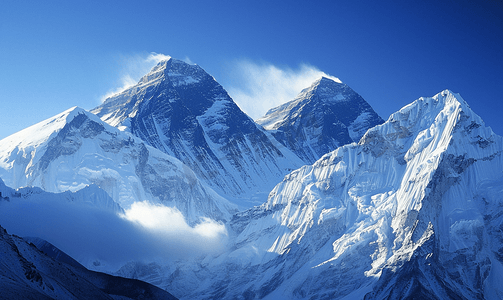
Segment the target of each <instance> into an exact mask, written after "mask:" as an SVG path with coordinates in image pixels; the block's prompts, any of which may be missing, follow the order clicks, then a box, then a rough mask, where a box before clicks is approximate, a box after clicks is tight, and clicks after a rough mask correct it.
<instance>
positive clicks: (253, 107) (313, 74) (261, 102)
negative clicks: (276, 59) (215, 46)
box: [226, 60, 340, 119]
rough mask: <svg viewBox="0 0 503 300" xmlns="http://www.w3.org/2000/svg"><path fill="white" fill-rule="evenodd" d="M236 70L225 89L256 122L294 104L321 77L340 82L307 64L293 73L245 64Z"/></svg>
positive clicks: (270, 67)
mask: <svg viewBox="0 0 503 300" xmlns="http://www.w3.org/2000/svg"><path fill="white" fill-rule="evenodd" d="M235 66H236V67H235V70H234V71H233V79H234V82H233V83H232V85H231V86H229V87H226V88H227V90H228V91H229V94H230V95H231V97H232V98H233V99H234V101H236V103H237V104H238V106H239V107H240V108H241V109H242V110H243V111H244V112H246V113H247V114H248V115H249V116H250V117H252V118H253V119H257V118H259V117H261V116H263V115H264V114H265V113H266V112H267V110H268V109H270V108H271V107H275V106H278V105H280V104H283V103H285V102H287V101H290V100H292V99H293V98H295V96H296V95H297V94H298V93H299V92H300V91H301V90H302V89H303V88H305V87H306V86H309V85H311V83H312V82H314V81H315V80H317V79H319V78H321V77H322V76H324V77H327V78H331V79H334V80H335V81H337V82H340V80H339V79H338V78H335V77H333V76H330V75H328V74H326V73H324V72H322V71H320V70H319V69H318V68H316V67H314V66H311V65H307V64H301V65H300V66H299V67H298V68H297V69H290V68H282V67H278V66H275V65H273V64H270V63H257V62H253V61H250V60H243V61H239V62H238V63H236V64H235Z"/></svg>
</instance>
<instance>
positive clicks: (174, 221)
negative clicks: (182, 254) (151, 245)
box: [123, 201, 227, 246]
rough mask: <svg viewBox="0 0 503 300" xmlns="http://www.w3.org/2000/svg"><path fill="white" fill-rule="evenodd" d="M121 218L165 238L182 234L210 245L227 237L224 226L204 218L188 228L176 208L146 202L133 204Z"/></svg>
mask: <svg viewBox="0 0 503 300" xmlns="http://www.w3.org/2000/svg"><path fill="white" fill-rule="evenodd" d="M123 217H124V218H125V219H127V220H129V221H131V222H134V223H137V224H139V225H141V226H142V227H144V228H146V229H148V230H150V231H152V232H154V233H156V234H162V235H165V236H172V235H176V236H178V235H180V234H181V233H183V235H185V236H186V237H187V238H189V239H190V240H193V239H199V240H201V239H205V240H206V242H209V243H212V241H211V239H216V242H219V241H220V239H221V238H222V237H224V236H227V230H226V229H225V225H223V224H221V223H218V222H216V221H213V220H211V219H208V218H205V219H203V220H202V222H201V223H199V224H197V225H196V226H195V227H190V226H189V225H188V224H187V222H186V221H185V218H184V217H183V215H182V213H181V212H180V211H179V210H178V209H177V208H174V207H167V206H163V205H160V204H152V203H149V202H147V201H144V202H135V203H133V204H132V205H131V207H130V208H129V209H127V210H126V213H125V215H124V216H123ZM215 246H216V245H215Z"/></svg>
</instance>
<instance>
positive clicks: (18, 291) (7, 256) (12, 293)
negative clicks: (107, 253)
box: [0, 200, 176, 299]
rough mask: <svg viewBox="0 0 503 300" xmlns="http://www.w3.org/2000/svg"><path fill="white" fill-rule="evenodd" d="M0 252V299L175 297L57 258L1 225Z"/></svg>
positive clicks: (154, 288) (153, 287) (133, 281)
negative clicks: (10, 232)
mask: <svg viewBox="0 0 503 300" xmlns="http://www.w3.org/2000/svg"><path fill="white" fill-rule="evenodd" d="M0 201H2V200H0ZM0 253H2V255H1V258H0V291H1V292H0V299H176V298H175V297H174V296H173V295H171V294H169V293H168V292H166V291H163V290H161V289H160V288H158V287H155V286H153V285H151V284H148V283H145V282H141V281H138V280H133V279H126V278H121V277H115V276H111V275H107V274H103V273H99V272H93V271H89V270H87V269H86V268H84V267H83V266H79V265H76V264H73V265H69V264H66V263H64V262H61V261H57V260H55V259H53V258H51V257H49V256H47V255H45V254H44V253H43V252H41V251H40V250H38V249H37V248H36V247H35V246H34V245H33V244H29V243H27V242H26V241H25V240H23V239H22V238H20V237H17V236H12V235H9V234H8V233H7V231H6V230H5V229H4V228H2V227H1V226H0Z"/></svg>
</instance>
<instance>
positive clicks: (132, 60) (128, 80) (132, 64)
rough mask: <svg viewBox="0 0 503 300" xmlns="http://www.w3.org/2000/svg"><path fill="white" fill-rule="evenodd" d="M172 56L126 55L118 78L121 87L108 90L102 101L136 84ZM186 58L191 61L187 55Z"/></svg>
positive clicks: (151, 54) (153, 53) (157, 54)
mask: <svg viewBox="0 0 503 300" xmlns="http://www.w3.org/2000/svg"><path fill="white" fill-rule="evenodd" d="M169 58H170V56H168V55H164V54H161V53H155V52H151V53H150V54H149V55H147V56H146V57H145V55H139V54H137V55H133V56H124V57H122V58H121V59H120V61H121V71H120V72H119V73H120V75H119V76H120V79H118V82H119V83H118V84H119V87H116V88H113V89H111V90H110V91H108V92H107V93H106V94H105V95H103V96H102V97H101V102H103V101H105V99H107V98H108V97H111V96H113V95H115V94H118V93H120V92H122V91H124V90H126V89H127V88H130V87H132V86H133V85H135V84H136V83H137V82H138V80H139V79H140V78H141V77H142V76H143V75H145V74H146V73H148V71H149V70H150V69H152V67H154V66H155V65H156V64H158V63H159V62H160V61H163V60H167V59H169ZM186 60H188V61H190V59H189V58H188V57H187V58H186Z"/></svg>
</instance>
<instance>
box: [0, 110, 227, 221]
mask: <svg viewBox="0 0 503 300" xmlns="http://www.w3.org/2000/svg"><path fill="white" fill-rule="evenodd" d="M0 177H1V178H2V179H3V180H4V181H5V183H6V185H8V186H11V187H14V188H18V187H24V186H37V187H40V188H42V189H44V190H46V191H50V192H63V191H67V190H69V191H76V190H80V189H82V188H84V187H86V186H87V185H91V184H94V185H97V186H99V187H100V188H101V189H103V190H105V191H106V192H107V193H108V194H109V195H110V196H111V197H112V198H113V200H114V201H115V202H117V203H118V204H120V205H121V206H122V207H123V208H129V207H130V206H131V204H132V203H134V202H137V201H150V202H153V203H161V204H163V205H166V206H170V207H176V208H177V209H178V210H180V212H182V214H183V215H184V217H185V218H186V219H187V222H188V223H189V224H194V223H196V222H198V221H199V219H200V218H201V217H207V218H211V219H213V220H228V219H229V218H230V216H231V215H232V213H234V212H235V211H236V208H235V206H234V205H233V204H231V203H229V202H228V201H227V200H225V199H224V198H222V197H221V196H219V195H218V194H217V193H215V192H214V191H213V190H212V189H211V188H209V187H208V186H206V185H205V184H202V183H201V182H200V181H199V180H198V178H197V176H196V175H195V174H194V173H193V172H192V171H191V170H190V168H189V167H187V166H186V165H184V164H183V163H181V162H180V161H179V160H178V159H176V158H174V157H171V156H168V155H166V154H165V153H163V152H161V151H159V150H157V149H155V148H153V147H150V146H148V145H146V144H145V143H144V142H143V141H141V140H140V139H138V138H136V137H134V136H132V135H131V134H128V133H126V132H122V131H120V130H118V129H117V128H115V127H112V126H110V125H108V124H106V123H105V122H103V121H101V120H100V119H99V118H98V117H96V116H95V115H93V114H91V113H89V112H86V111H84V110H83V109H80V108H71V109H69V110H67V111H65V112H63V113H61V114H59V115H56V116H54V117H52V118H50V119H47V120H45V121H42V122H40V123H38V124H36V125H33V126H31V127H29V128H27V129H24V130H22V131H20V132H18V133H16V134H13V135H11V136H9V137H7V138H5V139H3V140H1V141H0Z"/></svg>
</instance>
